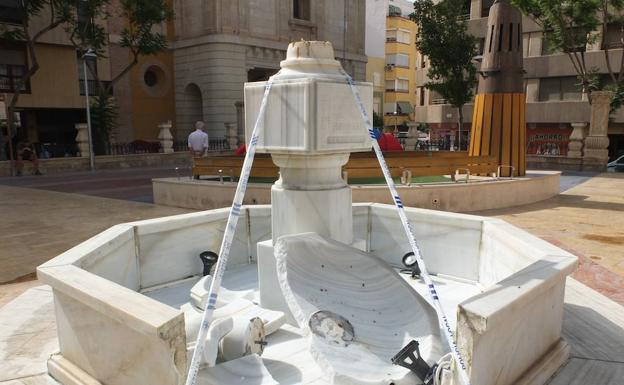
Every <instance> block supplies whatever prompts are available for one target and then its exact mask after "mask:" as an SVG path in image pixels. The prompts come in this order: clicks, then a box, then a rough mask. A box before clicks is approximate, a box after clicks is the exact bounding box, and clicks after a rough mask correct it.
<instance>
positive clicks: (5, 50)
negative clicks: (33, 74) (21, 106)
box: [0, 47, 30, 92]
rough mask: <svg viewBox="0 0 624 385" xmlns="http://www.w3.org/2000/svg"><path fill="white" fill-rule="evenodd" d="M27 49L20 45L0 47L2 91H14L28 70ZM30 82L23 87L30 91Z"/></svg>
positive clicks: (0, 86)
mask: <svg viewBox="0 0 624 385" xmlns="http://www.w3.org/2000/svg"><path fill="white" fill-rule="evenodd" d="M26 65H27V61H26V49H25V48H19V47H0V91H13V90H15V89H16V88H17V84H18V82H19V81H20V79H21V78H22V76H24V74H25V73H26V71H27V68H26ZM29 89H30V86H29V84H24V85H22V87H21V90H22V91H23V92H28V90H29Z"/></svg>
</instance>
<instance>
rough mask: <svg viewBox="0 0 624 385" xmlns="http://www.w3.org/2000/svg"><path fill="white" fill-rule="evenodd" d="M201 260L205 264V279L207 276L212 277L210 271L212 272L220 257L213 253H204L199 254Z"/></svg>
mask: <svg viewBox="0 0 624 385" xmlns="http://www.w3.org/2000/svg"><path fill="white" fill-rule="evenodd" d="M199 259H201V261H202V263H203V264H204V271H203V273H202V275H203V276H204V277H205V276H207V275H210V270H212V267H213V266H214V265H215V264H216V263H217V261H218V260H219V256H218V255H217V253H215V252H213V251H204V252H203V253H201V254H199Z"/></svg>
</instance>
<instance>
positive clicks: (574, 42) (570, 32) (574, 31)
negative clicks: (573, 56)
mask: <svg viewBox="0 0 624 385" xmlns="http://www.w3.org/2000/svg"><path fill="white" fill-rule="evenodd" d="M565 35H566V36H565V38H566V39H570V41H571V44H570V45H571V48H570V52H585V50H586V47H587V40H588V33H587V32H586V31H585V30H584V29H582V28H576V27H571V28H568V29H567V30H566V34H565ZM553 38H554V35H553V34H552V31H550V32H549V31H545V32H544V34H543V35H542V55H554V54H557V53H561V50H560V49H558V48H557V47H555V44H553V42H552V39H553ZM564 48H565V47H564Z"/></svg>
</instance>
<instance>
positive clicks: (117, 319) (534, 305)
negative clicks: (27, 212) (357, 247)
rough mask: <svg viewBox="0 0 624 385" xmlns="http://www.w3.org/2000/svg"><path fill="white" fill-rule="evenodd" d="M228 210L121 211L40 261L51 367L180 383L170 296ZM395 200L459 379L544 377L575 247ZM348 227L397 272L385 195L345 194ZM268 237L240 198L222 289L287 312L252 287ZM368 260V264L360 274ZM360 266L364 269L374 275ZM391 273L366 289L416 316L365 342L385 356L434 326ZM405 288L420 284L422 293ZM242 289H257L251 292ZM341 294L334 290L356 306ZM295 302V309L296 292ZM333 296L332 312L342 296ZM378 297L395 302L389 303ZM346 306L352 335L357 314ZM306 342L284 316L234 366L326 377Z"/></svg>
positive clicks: (187, 278) (67, 383)
mask: <svg viewBox="0 0 624 385" xmlns="http://www.w3.org/2000/svg"><path fill="white" fill-rule="evenodd" d="M228 212H229V209H218V210H210V211H204V212H198V213H191V214H184V215H178V216H172V217H165V218H157V219H151V220H145V221H139V222H131V223H125V224H120V225H117V226H114V227H112V228H110V229H108V230H106V231H104V232H102V233H100V234H98V235H96V236H95V237H93V238H91V239H89V240H87V241H85V242H83V243H81V244H80V245H77V246H76V247H74V248H72V249H70V250H68V251H67V252H65V253H63V254H61V255H59V256H58V257H56V258H54V259H52V260H50V261H48V262H47V263H45V264H43V265H41V266H40V267H39V268H38V270H37V272H38V276H39V278H40V279H41V280H42V281H43V282H44V283H46V284H48V285H50V286H51V287H52V289H53V293H54V306H55V312H56V320H57V333H58V338H59V346H60V351H59V352H58V354H55V355H53V356H52V357H51V358H50V360H49V362H48V371H49V373H50V375H52V376H53V377H54V378H55V379H56V380H57V381H58V382H60V383H61V384H63V385H74V384H76V385H77V384H90V385H94V384H95V385H97V384H107V385H131V384H132V385H135V384H150V385H178V384H179V385H181V384H183V383H184V380H185V377H186V371H187V365H188V363H189V361H190V360H189V355H190V354H191V353H192V351H193V350H192V349H193V347H192V342H194V338H195V336H187V335H186V332H185V324H186V323H187V322H188V321H189V320H187V319H185V315H184V313H183V311H182V310H180V309H181V308H182V307H185V306H189V304H191V305H192V303H193V302H192V301H193V299H192V298H191V295H190V290H191V288H192V287H193V286H194V285H195V284H196V283H197V282H198V281H199V280H200V278H201V275H202V270H203V266H202V263H201V261H200V259H199V254H200V253H201V252H203V251H207V250H210V251H218V249H219V245H220V243H221V240H222V237H223V232H224V230H225V227H226V221H227V215H228ZM406 213H407V216H408V218H409V220H410V221H411V223H412V225H413V226H412V227H413V229H414V233H415V235H416V238H417V240H418V243H419V246H420V248H421V250H422V254H423V256H424V259H425V262H426V264H427V267H428V268H429V271H430V272H431V274H432V279H433V280H434V282H435V283H436V284H437V289H438V290H437V291H438V294H439V297H440V299H441V301H442V305H443V307H444V308H445V310H446V313H447V314H448V315H449V318H450V321H451V322H452V323H453V325H455V326H454V329H455V330H454V331H455V335H456V339H457V342H458V344H459V348H460V350H461V352H462V354H463V357H464V358H465V360H466V364H467V366H468V371H469V374H470V378H471V382H472V383H473V384H479V385H511V384H515V383H522V384H537V385H539V384H543V383H545V381H546V380H547V379H548V378H549V377H550V375H551V374H552V373H554V372H555V371H556V370H557V369H558V367H559V365H560V364H561V363H562V362H564V360H565V359H566V358H567V354H568V349H567V345H566V343H565V341H564V340H563V339H562V338H561V323H562V317H563V294H564V287H565V279H566V276H567V275H568V274H570V273H571V272H572V271H573V269H574V268H575V266H576V257H574V256H573V255H571V254H569V253H567V252H565V251H563V250H561V249H559V248H557V247H555V246H553V245H551V244H548V243H547V242H544V241H542V240H540V239H538V238H536V237H533V236H531V235H529V234H527V233H526V232H524V231H522V230H520V229H518V228H516V227H514V226H511V225H509V224H507V223H505V222H503V221H501V220H497V219H490V218H484V217H478V216H471V215H463V214H453V213H445V212H439V211H431V210H422V209H413V208H407V209H406ZM353 234H354V238H356V239H358V240H361V244H362V245H363V247H362V249H364V250H365V251H366V253H364V254H366V257H365V256H364V255H362V254H357V253H355V252H354V253H353V254H352V255H353V257H354V258H355V256H356V255H357V256H359V257H358V258H359V259H358V260H360V261H361V262H362V263H364V262H365V263H366V264H368V263H373V261H374V259H373V258H376V260H378V261H383V262H384V264H385V266H386V268H384V269H385V271H386V272H388V275H390V274H391V275H393V276H394V277H397V274H399V273H398V271H399V270H400V268H401V267H402V264H401V257H402V256H403V255H404V254H405V253H406V252H408V251H409V250H410V246H409V243H408V241H407V239H406V238H405V235H404V233H403V231H402V228H401V223H400V220H399V218H398V216H397V213H396V211H395V209H394V207H392V206H388V205H382V204H354V205H353ZM271 238H272V237H271V208H270V206H244V207H243V208H242V210H241V218H240V220H239V222H238V226H237V229H236V235H235V238H234V241H233V244H232V251H231V255H230V260H229V262H228V265H227V270H226V274H225V277H224V280H223V286H224V287H225V288H227V289H228V290H229V291H231V293H232V295H233V296H235V295H236V293H237V291H239V292H240V293H239V294H240V296H244V297H245V298H252V300H253V301H254V302H255V303H256V305H257V306H259V307H262V308H265V309H269V310H275V311H282V312H286V311H288V309H271V306H269V305H267V304H266V303H263V292H262V290H261V289H260V288H261V287H262V282H261V280H262V277H264V276H265V275H264V273H262V274H259V272H258V271H259V270H266V269H269V270H270V269H274V270H276V274H277V267H276V266H277V265H276V261H273V262H271V261H264V260H259V257H260V256H259V254H258V251H257V250H258V247H259V246H258V245H259V244H262V243H265V242H269V243H270V242H271ZM328 243H329V242H328ZM369 257H370V258H369ZM367 266H368V265H367ZM371 266H373V265H371ZM375 266H376V265H375ZM376 269H377V268H376V267H374V268H371V270H372V272H370V274H374V273H375V271H377V270H376ZM388 269H391V270H394V271H393V272H392V273H390V272H389V270H388ZM379 271H381V270H378V271H377V272H379ZM362 274H364V273H362ZM366 274H369V273H368V272H367V273H366ZM341 277H342V276H341ZM366 277H367V278H366V282H369V281H370V280H372V279H374V278H373V277H374V276H372V275H371V276H366ZM360 278H361V277H360ZM400 278H401V279H402V280H403V283H401V284H400V285H399V286H397V290H400V293H402V294H397V295H393V294H392V293H389V292H383V291H382V288H379V293H372V294H374V295H376V296H379V297H381V293H383V296H385V297H388V298H387V301H388V302H395V301H399V300H402V299H405V296H407V297H409V298H411V301H412V302H413V303H414V304H415V307H416V308H417V309H419V311H420V310H422V312H423V314H426V317H424V318H419V317H418V316H417V315H416V314H412V315H410V316H409V317H406V319H405V323H404V324H403V325H401V328H403V330H404V332H405V333H406V334H405V335H404V336H401V335H399V336H394V335H391V336H386V337H387V338H386V337H384V338H381V339H379V340H378V341H376V342H375V344H376V346H379V350H376V348H375V349H373V350H370V351H371V352H373V353H372V354H373V355H378V356H377V357H384V358H385V357H387V356H388V355H391V353H392V352H393V351H394V350H395V349H396V348H397V347H399V346H400V345H401V344H402V343H403V342H405V340H407V337H406V336H407V335H412V334H413V335H416V336H417V337H418V330H417V328H416V327H415V326H414V325H419V328H420V326H422V325H425V326H423V327H424V328H426V329H427V330H428V333H431V334H430V335H431V336H437V335H439V332H438V333H436V329H435V318H433V319H432V316H431V313H430V308H429V307H428V305H427V303H426V298H427V296H426V294H425V288H424V287H423V285H422V283H421V282H420V281H419V280H412V279H411V278H410V276H409V275H403V274H401V275H400ZM340 279H341V280H342V278H340ZM397 282H399V281H396V282H394V283H393V285H398V284H397ZM366 285H372V284H368V283H367V284H366ZM409 289H413V290H414V291H417V292H420V293H422V294H423V298H425V300H423V299H421V298H419V297H417V296H415V295H414V293H413V292H410V293H408V290H409ZM249 290H254V292H255V294H254V295H249ZM277 291H280V288H279V287H278V288H277ZM295 291H296V290H293V292H295ZM319 293H320V291H319ZM264 294H266V293H264ZM343 297H344V296H343ZM399 297H400V298H399ZM354 298H355V297H354ZM351 300H352V298H350V297H349V298H343V302H345V303H347V304H348V306H354V303H355V302H353V303H351ZM328 306H329V305H328ZM300 307H301V308H302V309H307V308H306V307H305V306H304V305H303V302H300ZM323 307H325V304H324V305H323ZM397 307H398V306H397ZM345 308H347V307H345ZM398 308H399V310H400V307H398ZM332 309H333V310H335V311H336V312H338V313H339V314H341V312H342V310H341V308H340V307H335V308H332ZM387 309H393V310H392V311H396V310H395V308H394V307H391V306H390V305H388V307H387ZM305 311H306V312H309V311H311V310H305ZM295 313H297V311H295ZM351 314H355V313H351ZM351 314H341V315H342V316H345V317H346V316H350V315H351ZM369 315H370V316H372V313H371V314H369ZM353 318H354V317H353ZM353 318H352V322H353V327H354V331H355V335H356V336H358V330H360V331H362V327H361V325H360V324H358V322H359V320H357V319H353ZM295 319H297V317H295ZM379 321H380V322H381V321H383V322H391V319H390V318H387V319H386V318H383V319H382V318H380V319H379ZM397 322H398V321H397ZM401 322H403V321H401ZM419 330H420V329H419ZM422 330H425V329H422ZM362 336H366V333H363V334H362ZM394 337H396V339H395V338H394ZM399 337H400V338H399ZM403 337H405V339H404V340H402V339H401V338H403ZM367 338H368V337H367ZM370 338H371V341H372V338H373V336H372V334H371V335H370ZM309 341H310V333H309V332H308V331H307V330H306V325H305V324H301V325H300V324H299V322H296V323H295V324H284V325H283V326H281V327H280V328H279V329H278V330H276V331H275V332H273V333H272V334H270V335H268V336H267V342H268V345H266V347H265V349H264V352H263V354H262V356H261V357H259V358H257V357H256V358H253V359H251V358H250V359H242V360H241V361H240V362H248V363H251V364H250V366H249V368H247V369H245V370H243V369H242V368H241V369H240V370H238V369H237V371H235V372H245V373H249V375H250V378H256V379H258V383H266V384H274V383H279V384H282V385H299V384H316V385H320V384H329V383H331V381H332V380H331V378H329V377H328V376H327V373H326V371H325V369H324V367H323V365H322V363H321V364H319V362H318V361H317V360H316V359H315V358H314V357H313V356H312V355H313V353H311V351H313V350H311V349H310V346H309ZM385 341H387V345H386V343H385ZM431 346H433V344H432V345H431ZM443 346H445V345H443ZM384 348H387V350H384ZM431 351H433V348H432V350H431ZM324 354H326V352H324ZM331 354H333V353H331ZM427 354H431V357H433V356H434V354H433V353H427ZM332 361H334V359H333V358H332ZM227 362H230V364H227ZM227 362H226V363H225V364H227V365H225V366H220V365H222V364H217V366H215V369H214V371H211V370H212V369H211V368H204V369H202V371H201V372H200V376H199V378H200V381H199V382H198V384H199V385H204V384H205V385H208V383H209V382H210V381H208V380H207V379H209V378H215V376H216V375H217V374H218V373H232V370H231V368H232V365H233V362H232V361H227ZM228 365H229V366H228ZM253 368H259V369H258V370H255V369H253ZM254 370H255V372H254ZM395 370H397V368H395ZM223 378H225V377H223ZM406 378H407V377H406ZM203 379H206V380H203ZM449 381H450V382H449V383H457V384H458V383H459V382H456V381H455V380H454V379H450V380H449ZM220 385H221V384H220ZM222 385H228V383H227V381H226V382H223V383H222Z"/></svg>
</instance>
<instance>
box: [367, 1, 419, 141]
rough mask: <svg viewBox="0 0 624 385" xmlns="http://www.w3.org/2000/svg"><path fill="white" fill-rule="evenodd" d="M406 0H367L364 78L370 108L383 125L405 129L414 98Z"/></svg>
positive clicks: (415, 58) (411, 27)
mask: <svg viewBox="0 0 624 385" xmlns="http://www.w3.org/2000/svg"><path fill="white" fill-rule="evenodd" d="M413 11H414V3H413V1H409V0H368V1H367V6H366V20H367V22H366V55H367V57H368V63H367V65H366V80H367V81H369V82H371V83H373V87H374V96H373V109H374V111H375V112H376V113H377V114H379V115H380V116H383V121H384V127H388V128H394V127H396V128H397V129H400V130H405V129H406V126H405V123H406V122H408V121H413V120H414V108H413V107H414V105H415V103H416V99H417V87H416V69H417V67H418V65H419V64H420V57H419V54H418V52H417V51H416V46H415V42H416V24H415V23H414V22H413V21H411V20H410V19H409V14H411V13H412V12H413Z"/></svg>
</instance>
